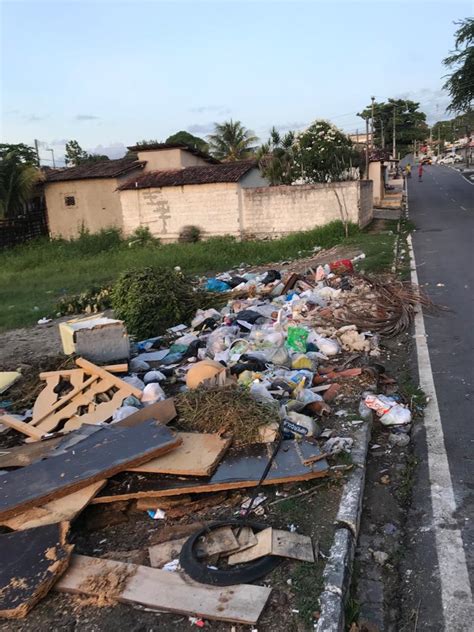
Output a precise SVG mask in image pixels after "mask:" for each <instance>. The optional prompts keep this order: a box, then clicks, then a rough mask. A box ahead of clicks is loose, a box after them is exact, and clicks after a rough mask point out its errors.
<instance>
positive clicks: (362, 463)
mask: <svg viewBox="0 0 474 632" xmlns="http://www.w3.org/2000/svg"><path fill="white" fill-rule="evenodd" d="M358 434H359V436H358V437H357V438H356V441H355V442H354V448H353V450H352V461H353V463H354V466H355V467H354V470H353V471H352V472H351V475H350V477H349V479H348V481H347V483H346V485H345V487H344V491H343V493H342V498H341V502H340V505H339V511H338V513H337V516H336V531H335V534H334V541H333V544H332V546H331V550H330V552H329V559H328V561H327V563H326V566H325V568H324V572H323V580H324V590H323V592H322V593H321V595H320V598H319V603H320V616H319V619H318V622H317V625H316V626H315V630H316V632H343V630H344V623H345V621H344V618H345V613H344V609H345V603H346V600H347V596H348V594H349V588H350V583H351V574H352V564H353V561H354V554H355V548H356V543H357V537H358V534H359V525H360V516H361V513H362V500H363V496H364V485H365V467H366V461H367V451H368V448H369V441H370V434H371V424H370V422H367V423H365V424H364V425H363V426H362V427H361V429H360V430H359V431H358Z"/></svg>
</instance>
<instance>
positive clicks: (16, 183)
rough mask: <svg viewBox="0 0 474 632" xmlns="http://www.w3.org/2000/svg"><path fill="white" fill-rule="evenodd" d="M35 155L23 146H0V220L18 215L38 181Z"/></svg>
mask: <svg viewBox="0 0 474 632" xmlns="http://www.w3.org/2000/svg"><path fill="white" fill-rule="evenodd" d="M36 165H37V163H36V154H35V152H34V151H33V149H32V148H31V147H28V146H27V145H23V143H20V144H19V145H5V144H3V145H0V218H9V217H15V215H18V214H20V213H21V212H22V211H23V210H24V208H25V206H26V204H27V203H28V201H29V200H30V198H31V195H32V194H33V191H34V189H35V186H36V184H37V182H38V179H39V175H40V174H39V171H38V168H37V166H36Z"/></svg>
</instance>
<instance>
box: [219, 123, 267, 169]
mask: <svg viewBox="0 0 474 632" xmlns="http://www.w3.org/2000/svg"><path fill="white" fill-rule="evenodd" d="M207 140H208V142H209V151H210V153H211V155H212V156H214V158H217V159H218V160H223V161H225V162H233V161H235V160H244V159H245V158H251V157H252V156H253V155H254V154H255V151H256V149H257V148H256V147H255V145H254V143H256V142H257V141H258V137H257V136H255V135H254V133H253V132H252V131H251V130H249V129H247V128H246V127H244V126H243V125H242V123H241V122H240V121H233V120H232V119H230V121H224V122H223V123H215V124H214V134H210V135H209V136H208V137H207Z"/></svg>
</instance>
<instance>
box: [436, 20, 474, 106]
mask: <svg viewBox="0 0 474 632" xmlns="http://www.w3.org/2000/svg"><path fill="white" fill-rule="evenodd" d="M456 24H458V25H459V28H458V30H457V31H456V34H455V37H456V39H455V40H454V46H455V49H454V50H453V51H452V52H451V54H450V55H448V57H446V59H444V60H443V64H444V65H445V66H446V67H447V68H450V69H452V72H451V74H450V75H448V79H447V81H446V83H445V84H444V86H443V87H444V88H446V90H447V91H448V92H449V94H450V96H451V104H450V105H449V108H448V109H449V110H450V111H451V112H463V111H466V110H470V109H471V108H472V104H473V101H474V18H466V19H465V20H461V21H460V22H456Z"/></svg>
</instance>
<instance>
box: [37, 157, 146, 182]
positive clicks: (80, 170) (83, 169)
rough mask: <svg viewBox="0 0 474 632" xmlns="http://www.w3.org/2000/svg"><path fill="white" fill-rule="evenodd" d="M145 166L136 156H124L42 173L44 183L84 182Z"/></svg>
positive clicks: (110, 176)
mask: <svg viewBox="0 0 474 632" xmlns="http://www.w3.org/2000/svg"><path fill="white" fill-rule="evenodd" d="M144 165H145V162H144V161H140V160H138V159H137V156H136V155H131V156H125V157H124V158H120V159H119V160H101V161H99V162H93V163H91V164H87V165H79V166H78V167H67V168H66V169H51V170H48V171H47V172H44V175H45V180H46V182H62V181H63V180H85V179H88V178H116V177H117V176H121V175H123V174H124V173H127V172H128V171H131V170H132V169H138V168H141V167H143V166H144Z"/></svg>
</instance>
